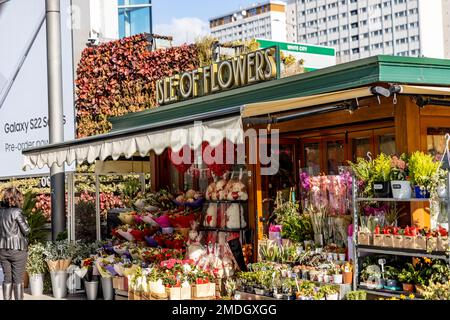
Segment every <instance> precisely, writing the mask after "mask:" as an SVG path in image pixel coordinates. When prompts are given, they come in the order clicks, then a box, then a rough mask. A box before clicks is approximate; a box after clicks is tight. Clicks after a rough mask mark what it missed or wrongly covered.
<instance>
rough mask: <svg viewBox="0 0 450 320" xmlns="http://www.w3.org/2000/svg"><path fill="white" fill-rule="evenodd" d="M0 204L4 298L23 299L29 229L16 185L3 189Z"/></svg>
mask: <svg viewBox="0 0 450 320" xmlns="http://www.w3.org/2000/svg"><path fill="white" fill-rule="evenodd" d="M0 199H3V201H2V204H1V206H0V263H1V265H2V268H3V273H4V281H3V299H4V300H11V296H12V292H13V289H14V297H15V299H16V300H23V276H24V273H25V268H26V264H27V257H28V252H27V250H28V241H27V235H28V233H29V232H30V227H29V226H28V223H27V220H26V219H25V217H24V215H23V213H22V209H21V207H22V204H23V195H22V193H21V192H20V191H19V190H17V189H16V188H8V189H6V190H5V191H4V192H3V197H0Z"/></svg>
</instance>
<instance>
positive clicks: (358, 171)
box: [348, 158, 375, 197]
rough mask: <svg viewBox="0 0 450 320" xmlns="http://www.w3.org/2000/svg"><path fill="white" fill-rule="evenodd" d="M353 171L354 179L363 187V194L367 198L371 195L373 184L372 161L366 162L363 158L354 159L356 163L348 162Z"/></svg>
mask: <svg viewBox="0 0 450 320" xmlns="http://www.w3.org/2000/svg"><path fill="white" fill-rule="evenodd" d="M348 163H349V165H350V167H351V168H352V170H353V173H354V174H355V176H356V178H357V179H358V180H359V182H360V183H361V184H363V186H364V190H363V194H364V195H365V196H367V197H370V196H372V195H373V182H374V176H375V175H374V165H373V161H369V160H366V159H364V158H358V159H356V163H353V162H351V161H349V162H348Z"/></svg>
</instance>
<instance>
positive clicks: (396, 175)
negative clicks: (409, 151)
mask: <svg viewBox="0 0 450 320" xmlns="http://www.w3.org/2000/svg"><path fill="white" fill-rule="evenodd" d="M407 163H408V159H407V156H406V154H402V155H401V156H400V157H398V156H393V157H392V158H391V173H390V177H391V188H392V196H393V198H395V199H409V198H411V183H410V182H409V181H408V165H407Z"/></svg>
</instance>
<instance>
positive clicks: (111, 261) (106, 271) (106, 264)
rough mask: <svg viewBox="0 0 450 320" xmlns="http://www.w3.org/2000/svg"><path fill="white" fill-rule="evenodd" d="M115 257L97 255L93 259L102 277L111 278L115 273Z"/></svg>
mask: <svg viewBox="0 0 450 320" xmlns="http://www.w3.org/2000/svg"><path fill="white" fill-rule="evenodd" d="M116 262H117V261H116V258H115V257H114V256H113V255H111V256H108V257H105V258H104V257H99V258H97V259H96V260H95V266H96V267H97V270H98V272H99V273H100V276H101V277H102V278H112V277H115V276H116V275H117V272H116V270H115V269H114V265H115V263H116Z"/></svg>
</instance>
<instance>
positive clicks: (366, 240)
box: [358, 231, 372, 246]
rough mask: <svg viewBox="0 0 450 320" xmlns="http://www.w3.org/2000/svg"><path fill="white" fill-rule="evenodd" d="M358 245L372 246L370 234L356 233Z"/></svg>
mask: <svg viewBox="0 0 450 320" xmlns="http://www.w3.org/2000/svg"><path fill="white" fill-rule="evenodd" d="M358 244H361V245H365V246H370V245H372V234H371V233H368V232H363V231H359V232H358Z"/></svg>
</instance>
